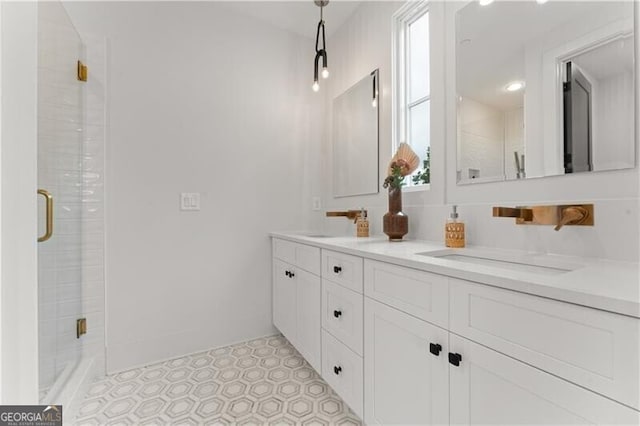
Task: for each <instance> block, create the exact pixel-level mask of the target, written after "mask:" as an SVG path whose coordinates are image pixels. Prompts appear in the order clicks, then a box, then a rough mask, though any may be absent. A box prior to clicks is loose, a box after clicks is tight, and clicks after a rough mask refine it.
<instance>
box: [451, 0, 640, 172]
mask: <svg viewBox="0 0 640 426" xmlns="http://www.w3.org/2000/svg"><path fill="white" fill-rule="evenodd" d="M633 8H634V2H631V1H603V2H571V1H554V2H546V3H544V4H539V3H538V2H534V1H530V2H514V1H502V2H500V1H498V2H494V3H490V4H489V5H486V6H481V5H480V4H479V2H477V1H473V2H470V3H469V4H467V5H466V6H464V7H462V8H461V9H460V10H459V11H458V12H457V13H456V23H455V25H456V85H457V175H458V176H457V177H458V182H459V183H470V182H486V181H497V180H511V179H524V178H530V177H541V176H551V175H558V174H567V173H578V172H588V171H600V170H612V169H622V168H632V167H634V166H635V133H634V116H635V110H634V108H635V102H634V101H635V96H634V93H635V91H634V60H635V58H634V37H633V34H634V26H633ZM506 35H508V36H506Z"/></svg>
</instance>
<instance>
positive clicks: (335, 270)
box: [333, 266, 342, 274]
mask: <svg viewBox="0 0 640 426" xmlns="http://www.w3.org/2000/svg"><path fill="white" fill-rule="evenodd" d="M333 272H334V273H335V274H339V273H340V272H342V266H334V267H333Z"/></svg>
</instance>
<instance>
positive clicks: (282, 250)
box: [273, 239, 322, 371]
mask: <svg viewBox="0 0 640 426" xmlns="http://www.w3.org/2000/svg"><path fill="white" fill-rule="evenodd" d="M314 271H315V274H314V273H313V272H314ZM319 272H320V249H318V248H317V247H311V246H306V245H304V244H298V243H293V242H289V241H284V240H279V239H274V240H273V324H274V325H275V326H276V327H277V328H278V330H280V332H281V333H282V334H283V335H284V336H285V337H286V338H287V339H288V340H289V341H290V342H291V343H292V344H293V345H294V346H295V347H296V349H297V350H298V352H300V354H302V356H304V358H305V359H306V360H307V362H309V364H310V365H311V366H312V367H313V368H315V369H316V371H320V370H321V363H320V360H321V335H320V324H321V315H320V304H321V297H322V296H321V283H320V277H319V276H318V275H317V274H318V273H319Z"/></svg>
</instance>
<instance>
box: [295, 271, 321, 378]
mask: <svg viewBox="0 0 640 426" xmlns="http://www.w3.org/2000/svg"><path fill="white" fill-rule="evenodd" d="M294 278H295V279H294V281H295V283H296V290H297V297H296V310H297V311H296V324H297V333H296V349H298V351H299V352H300V353H301V354H302V356H304V358H305V359H306V360H307V362H308V363H309V364H311V366H312V367H313V368H315V369H316V371H320V368H321V365H320V351H321V348H320V339H321V337H320V335H321V334H320V333H321V331H320V328H321V326H320V323H321V316H320V310H321V307H320V305H321V285H320V277H317V276H315V275H313V274H309V273H308V272H305V271H302V270H297V271H296V272H295V277H294Z"/></svg>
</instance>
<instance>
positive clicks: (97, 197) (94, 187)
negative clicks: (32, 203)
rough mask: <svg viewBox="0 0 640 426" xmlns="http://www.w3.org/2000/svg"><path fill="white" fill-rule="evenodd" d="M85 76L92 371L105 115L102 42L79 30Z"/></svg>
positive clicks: (99, 338)
mask: <svg viewBox="0 0 640 426" xmlns="http://www.w3.org/2000/svg"><path fill="white" fill-rule="evenodd" d="M82 38H83V40H82V41H83V43H84V47H85V55H84V56H85V58H86V63H87V66H88V67H89V73H90V74H89V79H88V81H87V82H86V83H85V85H84V105H85V108H84V133H83V142H82V189H83V192H82V308H83V315H85V317H86V318H87V327H88V332H87V334H86V335H85V336H83V337H82V351H83V352H82V353H83V357H85V358H91V359H93V361H94V367H95V368H94V373H95V374H98V375H101V374H104V373H105V371H106V366H105V273H104V244H105V232H104V202H105V185H104V182H105V164H104V162H105V155H104V152H105V142H106V134H105V118H106V105H107V99H106V89H107V73H106V70H107V62H106V59H107V43H106V40H105V39H104V37H100V36H94V35H92V34H82Z"/></svg>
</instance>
